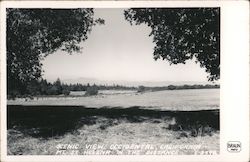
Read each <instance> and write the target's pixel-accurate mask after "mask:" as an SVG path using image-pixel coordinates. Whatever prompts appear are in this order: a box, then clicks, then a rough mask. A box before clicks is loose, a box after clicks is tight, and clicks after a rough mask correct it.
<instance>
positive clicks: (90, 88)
mask: <svg viewBox="0 0 250 162" xmlns="http://www.w3.org/2000/svg"><path fill="white" fill-rule="evenodd" d="M211 88H220V86H219V85H217V84H215V85H210V84H207V85H197V84H195V85H179V86H177V85H168V86H161V87H147V86H142V85H141V86H138V87H135V86H130V87H129V86H123V85H117V84H113V85H96V84H92V85H91V84H89V83H88V84H80V83H76V84H66V83H63V82H62V81H61V80H60V79H59V78H58V79H57V80H56V81H55V82H53V83H50V82H48V81H47V80H46V79H41V80H39V81H34V82H31V83H30V84H29V85H28V86H27V88H26V89H27V90H26V91H11V93H8V96H7V97H8V99H15V98H25V97H29V98H33V97H34V96H58V95H62V96H68V95H70V92H71V91H85V96H91V95H97V94H98V91H99V90H134V91H136V92H138V93H143V92H146V91H163V90H181V89H211Z"/></svg>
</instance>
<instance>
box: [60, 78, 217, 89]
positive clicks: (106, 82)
mask: <svg viewBox="0 0 250 162" xmlns="http://www.w3.org/2000/svg"><path fill="white" fill-rule="evenodd" d="M61 81H62V82H63V83H67V84H70V83H71V84H76V83H81V84H88V83H89V84H91V85H92V84H97V85H114V84H115V85H117V84H118V85H123V86H140V85H143V86H148V87H153V86H168V85H184V84H188V85H193V84H202V85H205V84H212V83H209V82H193V81H186V82H185V81H182V82H175V81H125V80H99V79H95V78H78V79H62V80H61Z"/></svg>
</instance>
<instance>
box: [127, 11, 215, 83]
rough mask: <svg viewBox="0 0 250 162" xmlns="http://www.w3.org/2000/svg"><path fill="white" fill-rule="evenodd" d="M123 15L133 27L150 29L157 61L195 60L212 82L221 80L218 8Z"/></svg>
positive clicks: (181, 61)
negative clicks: (145, 25) (140, 25)
mask: <svg viewBox="0 0 250 162" xmlns="http://www.w3.org/2000/svg"><path fill="white" fill-rule="evenodd" d="M124 15H125V19H126V20H128V21H129V22H130V23H131V24H136V25H139V24H142V23H145V24H147V25H148V26H149V27H151V29H152V31H151V33H150V36H151V35H152V36H153V42H154V43H155V47H154V59H155V60H157V59H163V60H167V61H169V62H170V64H178V63H183V64H185V63H186V60H190V59H193V58H195V59H196V62H199V63H200V66H201V67H204V68H206V72H207V73H209V76H208V80H209V81H214V80H218V79H219V78H220V9H219V8H171V9H168V8H131V9H127V10H125V12H124Z"/></svg>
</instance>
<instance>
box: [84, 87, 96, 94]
mask: <svg viewBox="0 0 250 162" xmlns="http://www.w3.org/2000/svg"><path fill="white" fill-rule="evenodd" d="M97 94H98V88H97V87H96V86H90V87H87V90H86V93H85V95H86V96H93V95H97Z"/></svg>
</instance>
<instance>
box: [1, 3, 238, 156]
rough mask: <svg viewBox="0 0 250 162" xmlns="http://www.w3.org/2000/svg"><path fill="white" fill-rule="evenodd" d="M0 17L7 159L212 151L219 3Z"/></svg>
mask: <svg viewBox="0 0 250 162" xmlns="http://www.w3.org/2000/svg"><path fill="white" fill-rule="evenodd" d="M5 17H6V24H5V27H6V36H5V38H6V40H5V41H6V65H5V66H6V78H5V79H6V104H5V105H6V152H7V156H23V155H58V156H59V155H73V156H79V155H83V156H108V155H133V156H136V155H157V156H168V155H177V156H181V155H210V156H218V155H220V153H221V147H222V146H221V144H220V140H221V132H220V131H221V111H220V109H221V88H220V87H221V84H222V82H221V66H220V65H221V42H222V39H221V30H222V29H221V7H219V6H218V7H202V6H201V7H196V6H195V7H167V6H164V7H148V6H147V7H143V6H142V7H133V6H131V7H127V6H126V7H82V6H80V7H72V8H70V6H67V8H63V7H61V8H60V7H56V8H53V6H52V7H35V8H32V7H28V8H27V7H6V11H5ZM222 86H223V85H222ZM236 144H237V143H236ZM223 149H224V146H223ZM225 149H226V148H225Z"/></svg>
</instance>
